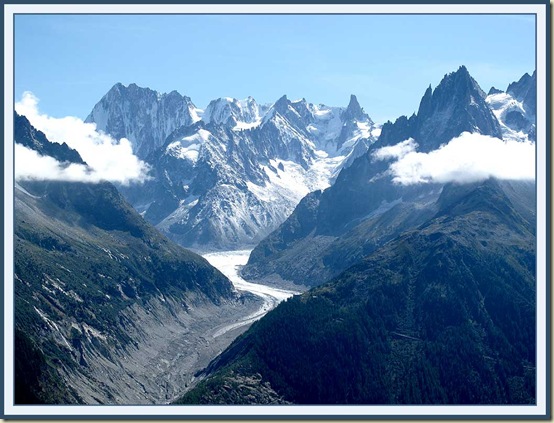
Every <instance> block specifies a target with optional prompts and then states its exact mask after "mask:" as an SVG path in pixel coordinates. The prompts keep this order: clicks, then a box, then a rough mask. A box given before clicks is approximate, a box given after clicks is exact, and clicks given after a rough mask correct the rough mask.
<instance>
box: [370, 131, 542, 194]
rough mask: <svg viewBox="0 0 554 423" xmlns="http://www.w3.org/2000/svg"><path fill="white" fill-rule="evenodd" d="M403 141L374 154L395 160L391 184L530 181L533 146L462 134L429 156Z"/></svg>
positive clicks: (411, 143) (412, 143)
mask: <svg viewBox="0 0 554 423" xmlns="http://www.w3.org/2000/svg"><path fill="white" fill-rule="evenodd" d="M416 146H417V144H415V143H414V142H413V140H411V139H410V140H406V141H403V142H402V143H399V144H396V145H394V146H390V147H383V148H381V149H379V150H377V151H375V153H374V157H375V159H377V160H385V159H390V158H393V159H396V161H394V162H393V163H392V164H391V165H390V167H389V172H390V174H391V175H392V177H393V182H395V183H397V184H401V185H411V184H418V183H430V182H436V183H446V182H459V183H469V182H477V181H481V180H485V179H488V178H490V177H495V178H498V179H512V180H534V179H535V144H534V143H532V142H517V141H502V140H501V139H498V138H493V137H490V136H487V135H481V134H472V133H469V132H464V133H463V134H461V135H460V136H459V137H457V138H454V139H452V140H451V141H450V142H449V143H448V144H446V145H442V146H441V147H439V148H438V149H437V150H434V151H431V152H429V153H419V152H417V151H416Z"/></svg>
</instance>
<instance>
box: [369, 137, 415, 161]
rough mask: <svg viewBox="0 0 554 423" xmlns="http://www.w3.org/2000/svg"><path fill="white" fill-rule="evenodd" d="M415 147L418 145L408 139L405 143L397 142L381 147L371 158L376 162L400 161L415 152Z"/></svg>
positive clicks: (411, 139)
mask: <svg viewBox="0 0 554 423" xmlns="http://www.w3.org/2000/svg"><path fill="white" fill-rule="evenodd" d="M417 147H418V145H417V143H416V142H415V141H414V140H413V138H408V139H407V140H406V141H402V142H399V143H398V144H394V145H389V146H386V147H381V148H380V149H379V150H376V151H375V152H374V153H373V157H375V158H376V159H377V160H386V159H401V158H403V157H404V156H405V155H406V154H408V153H411V152H413V151H415V150H416V149H417Z"/></svg>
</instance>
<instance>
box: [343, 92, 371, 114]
mask: <svg viewBox="0 0 554 423" xmlns="http://www.w3.org/2000/svg"><path fill="white" fill-rule="evenodd" d="M343 118H344V119H345V120H357V121H363V120H366V119H368V117H367V116H366V114H365V113H364V109H362V106H360V103H358V99H357V97H356V96H355V95H354V94H350V102H349V103H348V107H347V108H346V110H345V111H344V115H343Z"/></svg>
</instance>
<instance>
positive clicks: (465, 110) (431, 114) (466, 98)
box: [379, 66, 502, 152]
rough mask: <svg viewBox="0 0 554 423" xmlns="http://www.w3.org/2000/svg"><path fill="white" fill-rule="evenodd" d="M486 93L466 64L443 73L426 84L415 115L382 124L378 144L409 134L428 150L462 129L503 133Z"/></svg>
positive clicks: (401, 138) (492, 134)
mask: <svg viewBox="0 0 554 423" xmlns="http://www.w3.org/2000/svg"><path fill="white" fill-rule="evenodd" d="M485 97H486V96H485V93H484V92H483V90H482V89H481V87H480V86H479V84H478V83H477V82H476V81H475V80H474V79H473V78H472V77H471V75H470V74H469V71H468V70H467V68H466V67H465V66H460V68H459V69H458V70H457V71H456V72H452V73H449V74H447V75H445V76H444V77H443V79H442V80H441V82H440V83H439V85H438V86H437V87H436V88H435V89H434V90H433V89H432V88H431V86H429V87H428V88H427V89H426V90H425V93H424V95H423V97H422V99H421V102H420V105H419V109H418V112H417V114H416V115H414V116H412V117H410V119H406V120H403V119H399V120H398V121H397V123H395V124H394V125H397V126H396V127H394V125H391V124H386V125H383V131H382V132H381V137H380V139H379V145H392V144H396V143H398V142H401V141H403V140H406V139H408V138H413V139H415V140H417V142H418V144H419V146H420V151H423V152H428V151H431V150H434V149H436V148H438V147H439V146H440V145H441V144H443V143H446V142H448V141H450V140H451V139H452V138H454V137H456V136H458V135H459V134H461V133H462V132H479V133H481V134H485V135H491V136H493V137H498V138H501V137H502V133H501V130H500V125H499V123H498V121H497V120H496V118H495V116H494V115H493V113H492V112H491V110H490V109H489V107H488V106H487V104H486V102H485Z"/></svg>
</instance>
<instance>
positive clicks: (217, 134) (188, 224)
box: [89, 84, 376, 248]
mask: <svg viewBox="0 0 554 423" xmlns="http://www.w3.org/2000/svg"><path fill="white" fill-rule="evenodd" d="M346 111H348V112H347V113H345V112H346ZM89 121H94V122H97V125H98V128H99V129H101V130H103V131H105V132H107V133H109V134H111V135H113V136H115V137H120V138H121V137H127V138H129V139H130V140H131V142H132V143H133V148H136V150H135V151H136V152H137V154H138V156H139V157H141V158H143V159H145V160H146V162H147V163H148V164H149V165H150V167H151V169H152V172H151V174H152V177H153V180H151V181H148V182H147V183H146V184H145V185H144V186H141V187H135V188H129V189H126V188H122V191H123V192H124V194H125V195H126V197H127V198H128V199H129V201H130V202H131V203H132V204H133V205H134V206H135V207H136V208H137V210H139V211H140V212H143V213H144V217H145V218H146V219H147V220H149V221H150V222H151V223H154V224H156V225H157V227H158V228H159V229H160V230H162V232H164V233H166V234H168V235H169V236H170V237H172V239H174V240H176V241H177V242H179V243H181V244H183V245H186V246H206V245H210V246H211V247H217V248H223V247H225V248H234V247H236V246H241V247H242V246H245V245H252V244H253V243H255V242H257V241H259V240H260V239H261V238H262V237H264V236H265V235H266V234H267V233H268V232H269V231H271V230H273V229H275V227H276V226H278V225H279V224H280V223H281V222H282V221H283V220H284V219H285V218H286V216H288V214H290V212H291V211H292V210H293V209H294V207H295V206H296V205H297V204H298V202H299V201H300V199H301V198H302V197H303V196H304V195H306V194H307V193H308V192H310V191H313V190H316V189H321V188H325V187H327V186H328V185H329V184H330V183H331V182H332V180H333V178H334V177H335V176H336V174H338V173H339V171H340V170H341V169H342V168H343V167H345V166H348V165H350V164H351V162H352V161H353V160H354V159H355V158H356V157H358V156H360V155H362V154H364V153H365V152H366V151H367V148H368V146H369V145H370V144H371V143H373V142H374V141H375V140H376V135H375V134H374V133H372V131H373V130H375V124H374V123H373V122H372V121H371V119H370V118H369V116H367V115H366V114H365V113H364V112H363V109H362V108H361V106H360V105H359V103H358V101H357V99H356V98H355V96H353V97H352V98H351V101H350V104H349V107H347V108H344V107H329V106H325V105H321V104H320V105H314V104H313V103H310V102H308V100H307V99H305V98H302V99H300V100H295V101H291V100H290V99H289V97H288V96H287V95H283V96H281V97H280V98H279V99H277V101H276V102H275V103H274V104H273V105H260V104H258V103H257V102H256V100H255V99H254V98H253V97H248V98H246V99H244V100H238V99H236V98H231V97H221V98H218V99H215V100H213V101H211V102H210V103H209V104H208V106H207V107H206V109H205V110H204V111H201V110H199V109H196V107H195V106H194V105H193V103H192V101H190V99H189V98H188V97H184V96H181V95H179V94H177V93H175V94H171V93H170V94H158V93H156V92H155V91H152V90H149V89H142V88H140V87H136V88H133V87H131V88H130V87H125V86H123V85H122V84H116V86H114V88H113V89H112V90H111V91H110V92H108V94H106V96H104V98H103V99H102V100H101V101H100V102H99V103H98V104H97V105H96V106H95V108H94V110H93V112H92V113H91V117H90V119H89Z"/></svg>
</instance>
